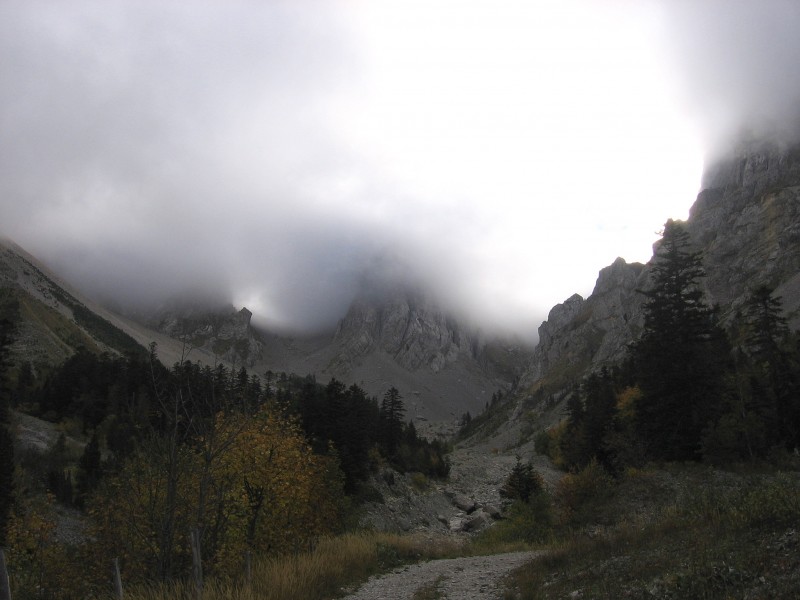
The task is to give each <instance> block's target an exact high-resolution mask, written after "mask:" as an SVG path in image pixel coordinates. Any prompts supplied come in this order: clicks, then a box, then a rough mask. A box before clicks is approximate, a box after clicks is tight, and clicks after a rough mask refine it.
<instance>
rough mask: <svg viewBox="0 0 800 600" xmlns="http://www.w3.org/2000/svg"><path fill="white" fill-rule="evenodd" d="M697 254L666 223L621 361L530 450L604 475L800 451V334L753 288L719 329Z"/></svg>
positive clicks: (766, 294)
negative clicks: (636, 333)
mask: <svg viewBox="0 0 800 600" xmlns="http://www.w3.org/2000/svg"><path fill="white" fill-rule="evenodd" d="M703 277H704V272H703V268H702V265H701V257H700V255H699V254H698V253H697V252H694V251H692V249H691V246H690V243H689V237H688V234H687V233H686V231H685V230H684V229H683V226H682V225H681V224H680V223H676V222H673V221H669V222H668V223H667V225H666V227H665V230H664V235H663V239H662V241H661V244H660V246H659V248H658V250H657V252H656V255H655V257H654V261H653V267H652V273H651V286H650V288H649V289H646V290H642V291H641V293H643V294H644V295H645V296H646V302H645V305H644V311H645V312H644V327H643V330H642V332H641V336H640V338H639V339H638V341H636V342H635V343H634V344H632V345H631V346H630V348H629V349H628V352H627V356H626V359H625V360H624V361H623V362H622V364H619V365H611V366H608V367H603V368H601V369H600V370H599V371H597V372H594V373H592V374H590V375H589V376H588V377H586V378H585V379H584V380H583V381H582V382H581V384H580V385H579V386H576V389H575V390H574V391H573V393H572V394H570V395H569V397H568V399H567V418H566V419H565V420H563V421H562V422H561V423H560V424H559V425H558V426H557V427H554V428H551V429H550V430H548V431H543V432H541V433H540V434H539V438H538V439H537V448H538V449H539V451H540V452H542V453H546V454H548V455H549V456H550V457H551V458H552V459H553V460H554V461H555V462H556V464H558V465H559V466H561V467H563V468H564V469H566V470H573V471H575V470H581V469H583V468H585V467H587V465H589V464H590V463H591V462H592V461H596V462H597V463H599V465H600V466H602V467H603V468H604V469H605V470H606V471H607V472H608V473H609V474H619V473H621V472H622V471H623V470H624V469H625V468H627V467H638V466H642V465H643V464H644V463H646V462H647V461H706V462H709V463H712V464H726V463H732V462H736V461H742V460H759V459H761V460H763V459H771V458H772V459H778V458H779V457H780V455H781V454H782V453H783V454H785V453H791V452H794V451H796V449H797V448H800V335H798V332H791V331H790V330H789V327H788V326H787V322H786V319H785V318H784V317H783V316H782V309H781V302H780V299H779V298H776V297H774V295H773V293H772V290H771V289H769V288H768V287H766V286H758V287H756V288H755V289H753V290H751V293H750V295H749V296H748V297H747V298H746V299H745V302H744V303H743V304H742V309H741V310H739V311H737V313H736V314H735V315H734V316H733V318H732V319H730V320H729V321H728V322H727V323H726V325H724V326H723V324H722V323H721V320H720V316H719V308H718V307H715V306H709V305H708V304H707V303H706V302H705V300H704V297H703V292H702V287H701V283H702V279H703Z"/></svg>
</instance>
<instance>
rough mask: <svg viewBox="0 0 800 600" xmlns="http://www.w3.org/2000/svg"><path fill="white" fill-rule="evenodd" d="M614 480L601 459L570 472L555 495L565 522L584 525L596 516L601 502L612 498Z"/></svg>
mask: <svg viewBox="0 0 800 600" xmlns="http://www.w3.org/2000/svg"><path fill="white" fill-rule="evenodd" d="M613 493H614V480H613V479H612V478H611V476H610V475H609V474H608V473H607V472H606V471H605V469H603V467H601V466H600V464H599V463H598V462H597V460H595V459H592V461H591V462H590V463H589V464H588V465H586V466H585V467H584V468H583V469H582V470H580V471H578V472H575V473H568V474H567V475H565V476H564V477H562V478H561V481H559V482H558V485H557V486H556V493H555V499H556V503H557V505H558V508H559V512H560V516H559V519H560V521H561V522H562V523H565V524H566V523H571V524H573V525H584V524H587V523H589V522H590V521H591V520H592V518H593V517H595V516H596V510H595V509H596V507H597V504H599V503H602V502H603V501H605V500H608V499H609V498H611V496H612V495H613Z"/></svg>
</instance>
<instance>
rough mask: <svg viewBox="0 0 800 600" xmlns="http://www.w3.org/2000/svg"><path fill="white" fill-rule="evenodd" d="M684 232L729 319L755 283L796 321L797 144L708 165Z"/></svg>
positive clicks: (799, 303)
mask: <svg viewBox="0 0 800 600" xmlns="http://www.w3.org/2000/svg"><path fill="white" fill-rule="evenodd" d="M704 186H705V187H704V189H703V191H702V192H701V193H700V195H699V196H698V198H697V201H696V202H695V204H694V206H693V207H692V211H691V215H690V218H689V221H688V229H689V233H690V234H691V236H692V239H693V241H694V242H695V244H696V245H697V247H698V248H700V249H701V250H702V252H703V261H704V266H705V268H706V272H707V274H708V277H707V280H706V286H707V291H708V294H709V296H710V297H711V298H712V299H713V301H714V302H716V303H719V304H720V305H721V306H722V307H723V308H724V309H726V312H727V316H728V317H732V316H733V315H734V314H735V311H736V309H738V308H739V307H740V306H741V303H742V302H743V301H744V299H745V298H746V297H747V295H748V293H749V291H750V290H751V289H753V288H755V287H757V286H758V285H767V286H769V287H771V288H775V290H776V295H778V296H781V297H782V298H783V304H784V308H785V309H786V311H787V315H788V316H789V317H790V319H791V321H792V324H793V326H794V327H798V326H800V315H799V314H798V312H800V148H794V149H788V150H787V149H781V148H779V147H777V146H774V145H763V144H762V145H753V146H750V147H744V148H742V149H740V150H739V152H738V153H736V154H735V155H734V156H732V157H731V158H729V159H727V160H725V161H721V162H719V163H718V164H716V165H714V166H713V167H712V168H710V169H709V172H708V175H707V176H706V177H705V178H704Z"/></svg>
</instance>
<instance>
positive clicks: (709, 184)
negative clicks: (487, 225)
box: [516, 144, 800, 414]
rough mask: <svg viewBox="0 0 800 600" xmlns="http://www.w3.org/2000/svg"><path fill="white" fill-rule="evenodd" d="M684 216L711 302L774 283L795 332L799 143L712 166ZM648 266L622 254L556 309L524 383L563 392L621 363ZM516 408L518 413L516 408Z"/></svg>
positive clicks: (799, 270)
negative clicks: (587, 289)
mask: <svg viewBox="0 0 800 600" xmlns="http://www.w3.org/2000/svg"><path fill="white" fill-rule="evenodd" d="M703 186H704V187H703V189H702V191H701V192H700V193H699V194H698V197H697V200H696V202H695V204H694V205H693V207H692V209H691V213H690V217H689V219H688V221H687V230H688V232H689V234H690V236H691V239H692V242H693V244H694V246H695V249H696V250H699V251H700V252H701V253H702V259H703V265H704V268H705V270H706V274H707V277H706V279H705V280H704V282H703V284H704V285H705V289H706V294H707V296H708V299H709V300H710V302H711V303H713V304H718V305H719V306H720V308H721V310H722V316H723V318H724V319H735V318H736V311H737V309H738V308H739V307H740V306H741V304H742V302H743V301H744V300H745V299H746V297H747V295H748V293H749V291H750V290H752V289H754V288H755V287H757V286H759V285H762V284H763V285H767V286H770V287H772V288H774V289H775V294H776V295H777V296H780V297H781V298H782V302H783V307H784V314H785V315H786V317H787V318H788V319H789V322H790V326H791V327H792V328H794V329H796V328H798V326H800V147H798V146H795V147H791V148H786V147H783V148H781V147H777V146H775V145H769V144H750V145H743V146H741V147H740V148H739V149H737V151H736V152H734V153H732V154H731V155H730V157H729V158H728V159H726V160H723V161H719V162H718V163H716V164H714V165H712V166H711V167H709V168H708V169H707V170H706V173H705V176H704V178H703ZM649 264H650V263H648V264H647V265H641V264H636V263H635V264H627V263H626V262H625V261H624V260H623V259H621V258H618V259H617V260H616V261H615V262H614V263H613V264H612V265H610V266H609V267H606V268H604V269H603V270H601V271H600V274H599V277H598V279H597V284H596V286H595V288H594V291H593V292H592V294H591V295H590V296H589V297H588V298H586V299H584V298H582V297H581V296H579V295H577V294H575V295H573V296H572V297H570V298H569V299H567V300H566V301H565V302H564V303H562V304H559V305H556V306H555V307H554V308H553V309H552V310H551V311H550V314H549V316H548V319H547V321H545V322H544V323H542V325H541V327H540V328H539V337H540V341H539V344H538V346H537V347H536V349H535V351H534V357H533V360H532V362H531V364H530V365H529V367H528V369H527V370H526V372H525V374H524V375H523V378H522V381H521V386H520V388H521V389H524V390H527V392H528V396H527V397H528V398H531V397H532V395H534V396H535V395H537V394H538V395H539V397H541V396H550V397H554V398H556V399H557V398H560V397H562V395H563V392H564V391H565V390H566V389H567V388H568V387H569V386H571V385H574V384H576V383H577V382H579V381H580V379H581V378H582V377H583V376H585V375H586V374H588V373H589V372H591V371H592V370H596V369H598V368H600V367H601V366H603V365H610V364H613V363H615V362H618V361H619V360H620V359H621V358H622V357H623V356H624V354H625V351H626V349H627V346H628V345H629V344H630V343H631V342H633V341H634V340H636V339H637V338H638V335H639V333H640V331H641V326H642V323H643V321H642V315H643V313H642V308H643V305H644V301H645V299H646V298H645V296H644V295H643V294H641V293H639V292H638V291H637V290H640V289H645V288H646V287H647V285H648V273H649ZM516 414H519V411H517V413H516Z"/></svg>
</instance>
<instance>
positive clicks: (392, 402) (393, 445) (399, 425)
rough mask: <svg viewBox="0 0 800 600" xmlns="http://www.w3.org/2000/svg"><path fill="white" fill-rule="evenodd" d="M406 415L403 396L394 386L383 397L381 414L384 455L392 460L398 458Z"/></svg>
mask: <svg viewBox="0 0 800 600" xmlns="http://www.w3.org/2000/svg"><path fill="white" fill-rule="evenodd" d="M405 413H406V409H405V406H403V400H402V396H401V395H400V392H399V391H397V388H396V387H394V386H392V387H391V388H389V389H388V390H386V393H385V394H384V395H383V402H381V412H380V438H379V441H380V443H381V447H382V449H383V451H384V454H385V455H386V456H387V457H388V458H389V459H390V460H391V459H393V458H395V457H396V456H397V450H398V448H399V446H400V441H401V439H402V435H403V416H404V415H405Z"/></svg>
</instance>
